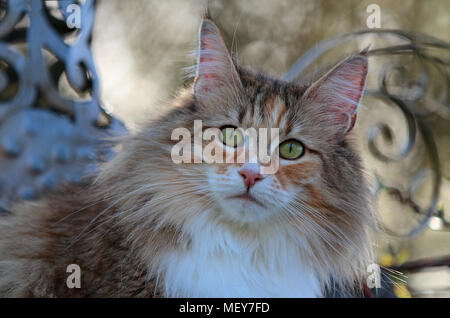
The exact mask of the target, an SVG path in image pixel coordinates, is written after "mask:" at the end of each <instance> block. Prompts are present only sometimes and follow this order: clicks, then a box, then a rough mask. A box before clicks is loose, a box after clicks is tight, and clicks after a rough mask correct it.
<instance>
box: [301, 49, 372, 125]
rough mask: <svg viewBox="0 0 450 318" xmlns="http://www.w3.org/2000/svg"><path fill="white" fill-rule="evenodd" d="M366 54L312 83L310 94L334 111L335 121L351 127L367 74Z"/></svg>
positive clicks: (354, 58) (349, 60)
mask: <svg viewBox="0 0 450 318" xmlns="http://www.w3.org/2000/svg"><path fill="white" fill-rule="evenodd" d="M367 69H368V64H367V58H366V57H364V56H361V55H358V56H355V57H352V58H350V59H348V60H347V61H344V62H343V63H342V64H340V65H339V66H337V67H336V68H335V69H334V70H332V71H331V72H330V73H328V74H327V75H325V76H324V77H323V78H322V79H320V80H319V81H318V82H316V83H315V84H313V87H311V90H310V92H309V93H307V94H309V96H310V97H311V98H313V99H314V100H315V101H317V102H319V103H321V104H322V105H323V107H326V109H327V111H328V112H331V113H333V114H334V116H333V118H334V121H335V124H338V125H342V126H344V127H345V132H349V131H350V130H352V128H353V126H354V125H355V121H356V113H357V110H358V106H359V103H360V100H361V97H362V94H363V90H364V86H365V82H366V76H367Z"/></svg>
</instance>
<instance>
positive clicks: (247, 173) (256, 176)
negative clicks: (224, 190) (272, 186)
mask: <svg viewBox="0 0 450 318" xmlns="http://www.w3.org/2000/svg"><path fill="white" fill-rule="evenodd" d="M239 174H240V175H241V176H242V178H244V183H245V186H246V187H247V188H249V187H253V186H254V185H255V183H256V182H258V181H261V180H262V179H264V177H263V176H262V175H261V174H260V173H259V172H256V171H252V170H249V169H241V170H239Z"/></svg>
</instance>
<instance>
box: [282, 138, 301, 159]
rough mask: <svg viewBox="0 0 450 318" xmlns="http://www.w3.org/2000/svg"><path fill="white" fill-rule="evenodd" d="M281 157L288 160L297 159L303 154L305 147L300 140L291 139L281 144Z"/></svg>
mask: <svg viewBox="0 0 450 318" xmlns="http://www.w3.org/2000/svg"><path fill="white" fill-rule="evenodd" d="M279 152H280V157H281V158H283V159H287V160H295V159H298V158H300V157H301V156H303V154H304V153H305V148H304V147H303V145H302V143H301V142H300V141H297V140H294V139H291V140H287V141H285V142H282V143H281V144H280V150H279Z"/></svg>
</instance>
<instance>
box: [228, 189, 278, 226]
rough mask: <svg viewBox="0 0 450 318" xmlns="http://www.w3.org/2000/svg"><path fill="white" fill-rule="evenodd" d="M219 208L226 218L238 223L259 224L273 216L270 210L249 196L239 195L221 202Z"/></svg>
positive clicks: (245, 194)
mask: <svg viewBox="0 0 450 318" xmlns="http://www.w3.org/2000/svg"><path fill="white" fill-rule="evenodd" d="M221 201H222V202H220V206H221V209H222V211H223V213H224V214H226V216H227V218H230V219H231V220H232V221H235V222H238V223H259V222H263V221H265V220H267V219H268V218H269V217H270V216H271V215H273V213H274V212H273V209H270V208H269V207H267V206H266V205H265V204H263V203H262V202H261V201H260V200H258V199H257V198H255V197H254V196H252V195H251V194H247V193H244V194H240V195H235V196H231V197H228V198H225V199H223V200H221Z"/></svg>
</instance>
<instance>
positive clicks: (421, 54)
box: [285, 29, 450, 237]
mask: <svg viewBox="0 0 450 318" xmlns="http://www.w3.org/2000/svg"><path fill="white" fill-rule="evenodd" d="M370 36H372V37H373V38H372V39H373V40H374V41H375V40H376V39H381V40H385V39H386V38H390V39H393V40H394V41H395V42H397V43H395V44H393V45H388V46H382V47H379V48H375V49H372V50H370V51H369V52H368V56H369V58H371V59H375V58H377V57H388V61H387V62H386V63H384V64H380V63H378V64H379V65H378V66H379V67H376V69H375V71H376V72H378V81H372V83H371V85H370V84H369V85H368V87H367V90H366V98H365V101H363V103H364V104H365V105H366V106H368V107H366V108H369V109H374V108H375V107H376V106H378V105H379V104H380V103H383V104H385V105H389V107H391V109H392V111H393V112H394V108H395V109H396V113H397V115H398V114H399V113H400V114H401V115H402V116H403V124H402V126H404V127H399V126H397V125H396V126H395V127H393V126H392V124H388V123H386V122H383V121H378V122H376V123H371V124H370V125H365V127H364V129H366V132H367V133H366V135H365V138H366V145H367V147H366V149H367V150H368V152H367V153H368V155H370V157H372V158H371V159H375V160H372V161H371V162H375V161H378V162H381V163H384V164H391V165H395V164H401V165H403V164H404V163H405V162H406V163H407V164H406V165H407V167H408V169H406V170H405V171H404V172H405V173H403V174H402V173H400V174H397V175H396V176H394V178H398V177H399V176H400V175H401V176H402V177H403V178H405V174H406V182H405V184H406V185H405V184H403V185H400V184H399V183H400V182H396V180H393V178H392V176H391V175H390V173H392V171H391V170H378V171H377V170H376V169H375V168H374V167H371V168H372V169H373V170H374V171H373V176H374V177H375V179H376V183H377V186H376V191H377V193H378V194H379V195H380V194H381V193H383V192H384V193H386V194H388V196H389V197H390V199H394V200H395V201H397V202H399V203H400V204H401V205H402V209H408V210H410V211H412V212H413V213H412V215H414V217H415V218H416V220H415V222H414V223H415V224H414V225H413V226H411V227H410V228H409V229H408V230H406V231H400V230H399V229H397V228H396V229H394V228H393V226H392V225H388V223H386V222H385V223H384V224H382V225H383V227H384V229H385V230H386V231H387V232H388V233H390V234H391V235H393V236H398V237H413V236H415V235H417V234H419V233H421V232H422V231H423V230H424V229H425V228H427V227H428V226H430V221H432V222H434V223H433V224H437V223H439V224H440V225H441V226H440V228H439V230H448V229H449V228H448V224H449V222H447V221H445V220H444V218H443V214H442V213H439V211H438V206H437V204H438V201H439V193H440V187H441V182H442V173H441V167H440V163H439V157H438V152H437V149H436V144H435V141H434V138H433V135H432V134H431V133H430V131H429V127H428V126H427V123H426V118H427V117H428V116H430V115H435V116H439V117H441V118H442V119H444V120H447V121H449V120H450V108H449V105H448V101H449V96H448V89H449V87H450V85H449V74H448V70H449V66H450V59H449V58H448V56H449V53H450V44H448V43H445V42H443V41H440V40H438V39H435V38H432V37H429V36H426V35H422V34H415V33H408V32H404V31H399V30H382V29H372V30H366V31H360V32H353V33H349V34H344V35H342V36H338V37H335V38H331V39H328V40H325V41H323V42H321V43H319V44H318V45H317V46H316V47H314V48H313V49H311V50H309V51H307V52H306V53H305V54H304V55H303V56H302V57H300V58H299V59H298V60H297V61H296V62H295V63H294V64H293V65H292V67H291V68H290V69H289V70H288V72H287V73H286V74H285V79H287V80H295V79H296V78H298V77H299V76H301V74H302V73H303V72H304V71H305V70H306V69H307V68H308V67H310V66H311V65H312V64H313V63H314V62H316V61H317V59H318V58H319V57H320V56H322V55H324V54H325V53H327V52H329V51H331V50H335V49H336V50H337V49H338V47H342V46H343V45H344V44H345V45H348V44H349V43H350V42H351V41H354V42H355V43H362V42H363V41H364V39H366V40H367V37H370ZM375 37H376V39H375ZM398 42H400V44H398ZM411 69H412V70H411ZM372 72H373V70H372ZM411 79H414V81H412V80H411ZM369 82H370V81H369ZM373 82H375V83H373ZM368 100H369V101H368ZM384 116H385V117H384V120H386V118H389V117H390V116H395V114H394V113H392V114H384ZM400 128H401V129H403V130H404V133H403V135H404V138H403V142H402V143H401V144H398V140H397V144H396V145H395V147H394V148H396V149H395V150H396V151H394V152H391V153H386V152H385V151H383V149H382V148H383V143H384V144H386V143H387V144H392V143H393V141H394V139H395V136H396V134H398V132H399V130H400ZM419 141H420V144H419ZM418 144H419V145H418ZM417 148H420V149H419V150H417ZM420 150H422V151H420ZM424 154H426V157H427V159H426V160H424V159H422V157H423V155H424ZM424 162H425V163H424ZM425 182H428V183H429V185H428V191H427V192H428V193H429V194H428V200H427V201H428V204H426V206H423V204H419V203H417V202H416V200H415V199H414V194H415V192H416V190H417V189H418V188H420V186H421V185H422V184H423V183H425ZM389 214H390V215H392V214H393V212H392V213H391V212H389ZM439 220H440V221H441V222H438V221H439ZM431 228H433V227H431ZM434 229H437V228H434Z"/></svg>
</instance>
